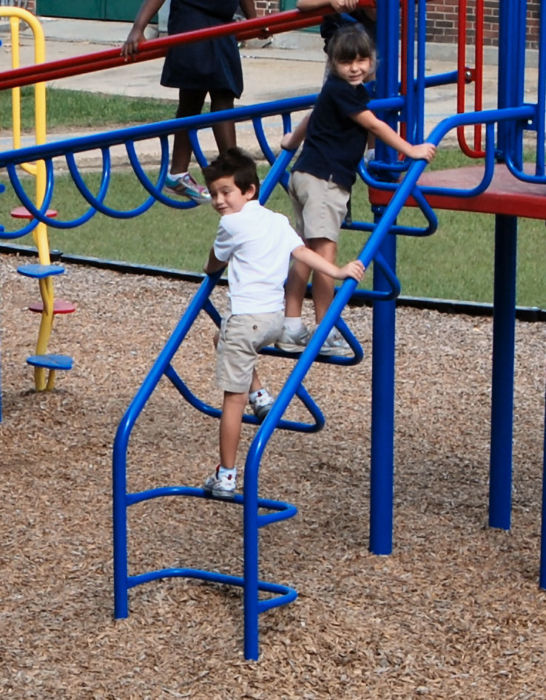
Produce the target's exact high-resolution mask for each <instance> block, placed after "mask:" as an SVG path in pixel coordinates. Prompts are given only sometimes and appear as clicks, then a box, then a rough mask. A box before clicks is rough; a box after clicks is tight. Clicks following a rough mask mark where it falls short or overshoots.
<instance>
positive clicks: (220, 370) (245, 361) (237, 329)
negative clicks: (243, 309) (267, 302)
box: [216, 311, 284, 394]
mask: <svg viewBox="0 0 546 700" xmlns="http://www.w3.org/2000/svg"><path fill="white" fill-rule="evenodd" d="M283 321H284V312H283V311H274V312H272V313H268V314H235V315H230V316H226V317H225V318H223V319H222V324H221V326H220V336H219V338H218V346H217V348H216V350H217V358H216V381H217V382H218V385H219V387H220V388H221V389H222V390H223V391H231V392H233V393H236V394H244V393H246V392H247V391H249V389H250V384H251V382H252V371H253V370H254V367H255V366H256V360H257V359H258V351H259V350H261V349H262V348H263V347H265V346H266V345H271V344H273V343H275V341H276V340H278V338H279V336H280V334H281V332H282V325H283Z"/></svg>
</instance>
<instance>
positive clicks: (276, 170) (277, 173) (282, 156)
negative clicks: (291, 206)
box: [259, 148, 295, 204]
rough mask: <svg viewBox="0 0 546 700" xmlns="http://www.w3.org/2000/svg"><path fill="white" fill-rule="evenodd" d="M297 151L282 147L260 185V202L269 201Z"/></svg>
mask: <svg viewBox="0 0 546 700" xmlns="http://www.w3.org/2000/svg"><path fill="white" fill-rule="evenodd" d="M294 153H295V151H287V150H285V149H283V148H281V150H280V152H279V155H278V156H277V158H276V159H275V161H274V162H273V163H272V165H271V168H270V169H269V172H268V173H267V175H266V177H265V179H264V181H263V182H262V183H261V185H260V196H259V200H260V204H264V203H265V202H267V200H268V199H269V197H270V196H271V193H272V192H273V190H274V189H275V186H276V185H277V183H278V182H279V181H280V180H281V179H282V175H283V173H285V172H286V168H287V167H288V164H289V163H290V161H291V160H292V158H293V157H294Z"/></svg>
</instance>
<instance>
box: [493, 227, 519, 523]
mask: <svg viewBox="0 0 546 700" xmlns="http://www.w3.org/2000/svg"><path fill="white" fill-rule="evenodd" d="M516 253H517V217H515V216H501V215H497V216H495V281H494V309H493V370H492V389H491V456H490V476H489V525H490V526H491V527H498V528H502V529H504V530H509V529H510V512H511V505H512V429H513V404H514V349H515V319H516Z"/></svg>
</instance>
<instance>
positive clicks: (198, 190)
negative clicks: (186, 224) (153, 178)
mask: <svg viewBox="0 0 546 700" xmlns="http://www.w3.org/2000/svg"><path fill="white" fill-rule="evenodd" d="M165 188H166V189H168V190H170V191H171V192H174V193H175V194H178V195H180V196H181V197H188V198H189V199H192V200H193V201H194V202H197V204H210V202H211V196H210V192H209V191H208V189H207V188H206V187H205V186H204V185H200V184H199V183H198V182H197V181H196V180H195V179H194V178H193V177H192V176H191V175H190V174H189V173H181V174H179V175H167V177H166V178H165Z"/></svg>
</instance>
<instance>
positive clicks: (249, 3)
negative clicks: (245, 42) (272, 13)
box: [239, 0, 256, 19]
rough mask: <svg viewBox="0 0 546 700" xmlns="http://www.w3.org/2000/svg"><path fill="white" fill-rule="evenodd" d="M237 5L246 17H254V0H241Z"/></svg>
mask: <svg viewBox="0 0 546 700" xmlns="http://www.w3.org/2000/svg"><path fill="white" fill-rule="evenodd" d="M239 7H240V8H241V10H242V11H243V15H244V16H245V17H246V18H247V19H254V18H255V17H256V6H255V4H254V0H241V1H240V2H239Z"/></svg>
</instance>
